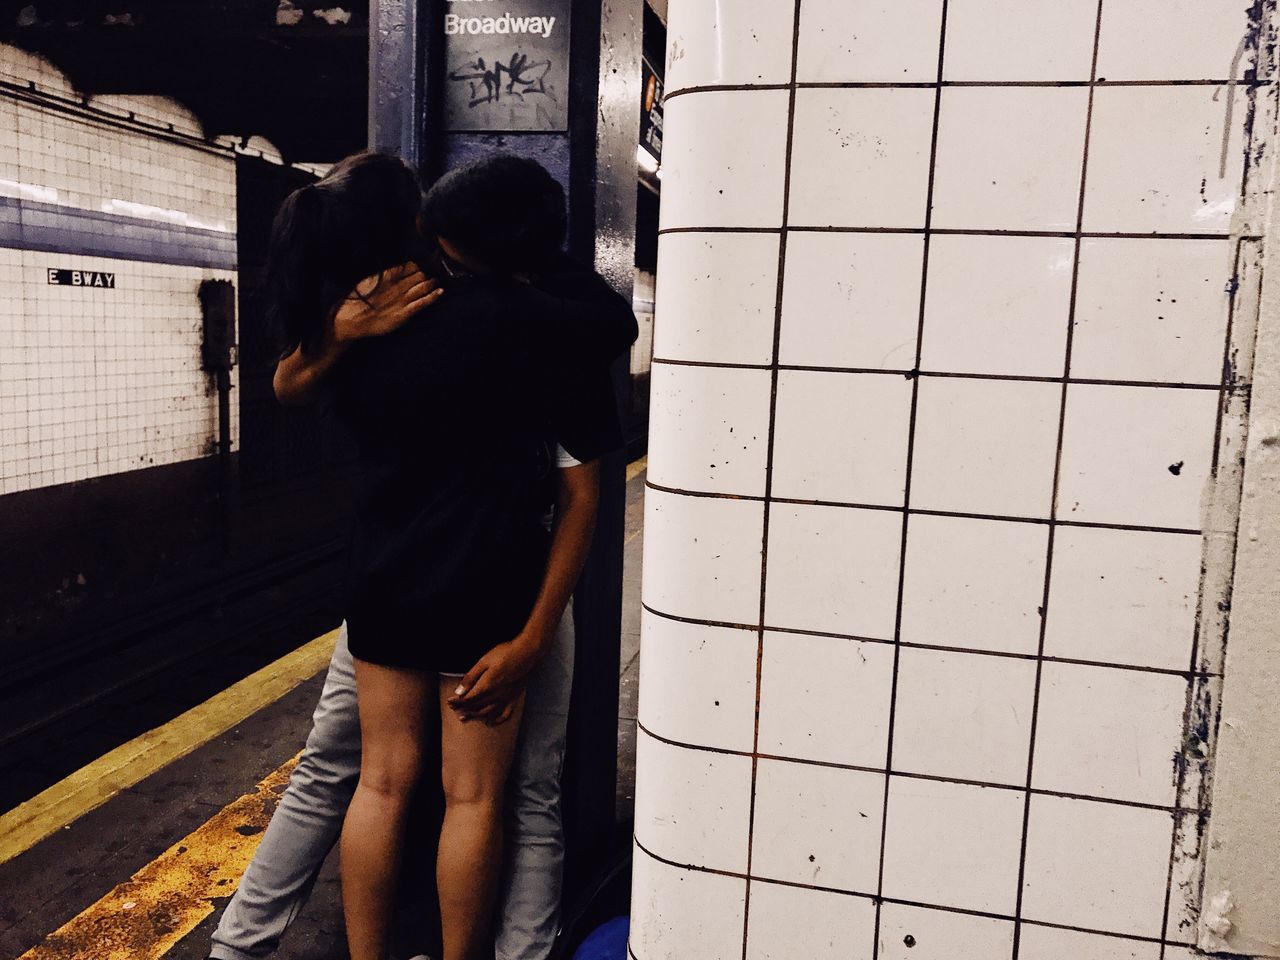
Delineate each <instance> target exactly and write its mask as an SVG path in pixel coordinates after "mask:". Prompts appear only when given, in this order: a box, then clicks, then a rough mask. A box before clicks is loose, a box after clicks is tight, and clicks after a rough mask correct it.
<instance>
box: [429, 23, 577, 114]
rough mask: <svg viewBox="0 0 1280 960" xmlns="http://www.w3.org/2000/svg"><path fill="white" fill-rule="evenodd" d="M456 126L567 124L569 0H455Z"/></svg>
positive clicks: (448, 42)
mask: <svg viewBox="0 0 1280 960" xmlns="http://www.w3.org/2000/svg"><path fill="white" fill-rule="evenodd" d="M445 7H446V11H445V16H444V34H445V71H446V75H445V82H444V88H445V93H444V98H445V101H444V122H445V127H446V129H448V130H450V131H467V130H471V131H492V132H495V133H497V132H509V131H553V132H555V131H559V132H563V131H566V130H568V129H569V9H570V0H449V2H448V3H447V4H446V5H445Z"/></svg>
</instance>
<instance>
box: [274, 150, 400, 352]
mask: <svg viewBox="0 0 1280 960" xmlns="http://www.w3.org/2000/svg"><path fill="white" fill-rule="evenodd" d="M421 204H422V192H421V188H420V187H419V185H418V179H417V177H416V176H415V175H414V173H413V171H412V170H410V169H409V168H408V167H407V166H406V165H405V164H404V162H403V161H401V160H399V159H398V158H396V157H392V156H389V155H387V154H379V153H358V154H355V155H354V156H351V157H348V158H346V159H345V160H343V161H341V162H340V163H338V164H336V165H335V166H334V167H333V169H332V170H330V171H329V173H328V174H327V175H326V176H325V177H324V178H323V179H321V180H319V181H317V182H316V183H312V184H308V185H307V186H305V187H302V188H300V189H298V190H295V191H294V192H293V193H291V194H289V196H288V197H286V198H285V201H284V203H282V204H281V205H280V209H279V211H277V213H276V217H275V222H274V224H273V225H272V228H271V244H270V247H269V249H268V252H267V271H266V284H265V297H266V310H267V319H268V322H269V323H270V325H271V329H272V331H273V333H274V335H275V337H276V338H277V343H278V346H279V348H280V354H281V356H283V355H285V354H288V353H291V352H292V351H293V350H294V349H296V348H297V347H299V346H300V347H302V348H303V350H309V349H311V348H313V347H314V346H315V345H316V344H317V343H318V342H319V340H320V336H321V334H322V332H323V330H324V324H325V321H326V319H327V317H328V314H329V313H330V312H331V311H332V310H333V309H335V308H336V307H337V306H338V304H339V303H340V302H341V300H342V298H343V297H345V296H346V295H347V294H348V293H349V292H350V291H351V290H352V288H353V287H355V285H356V284H357V283H358V282H360V281H361V280H363V279H364V278H365V277H368V276H372V275H374V274H377V273H378V272H379V271H382V270H386V269H388V268H389V267H393V266H396V265H397V264H400V263H404V262H406V261H408V260H414V259H421V257H422V254H421V251H422V249H423V244H422V239H421V237H420V236H419V233H418V226H417V218H418V212H419V210H420V208H421Z"/></svg>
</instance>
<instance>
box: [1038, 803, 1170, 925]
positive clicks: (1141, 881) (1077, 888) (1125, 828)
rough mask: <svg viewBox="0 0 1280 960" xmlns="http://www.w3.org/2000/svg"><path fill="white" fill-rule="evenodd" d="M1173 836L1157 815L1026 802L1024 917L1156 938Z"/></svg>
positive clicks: (1107, 806)
mask: <svg viewBox="0 0 1280 960" xmlns="http://www.w3.org/2000/svg"><path fill="white" fill-rule="evenodd" d="M1172 829H1173V822H1172V819H1171V815H1170V814H1168V813H1165V812H1163V811H1160V810H1148V809H1145V808H1142V807H1128V806H1123V805H1121V804H1115V803H1102V802H1099V801H1094V800H1068V799H1065V798H1062V797H1046V796H1034V797H1032V799H1031V820H1030V826H1029V830H1028V835H1027V860H1026V875H1025V880H1024V883H1023V899H1022V915H1023V916H1024V917H1026V918H1027V919H1030V920H1041V921H1044V922H1046V923H1058V924H1064V925H1067V926H1072V927H1084V928H1086V929H1092V930H1104V931H1107V932H1109V933H1119V934H1125V935H1128V936H1138V937H1159V936H1160V927H1161V923H1162V920H1163V916H1164V894H1165V880H1166V879H1167V876H1168V872H1169V841H1170V834H1171V831H1172Z"/></svg>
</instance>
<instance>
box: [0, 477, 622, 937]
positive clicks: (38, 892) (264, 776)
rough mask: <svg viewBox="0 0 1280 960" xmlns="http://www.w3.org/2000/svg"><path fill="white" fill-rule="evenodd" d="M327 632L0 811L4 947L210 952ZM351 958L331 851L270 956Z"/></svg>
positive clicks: (287, 759)
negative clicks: (304, 902) (306, 899)
mask: <svg viewBox="0 0 1280 960" xmlns="http://www.w3.org/2000/svg"><path fill="white" fill-rule="evenodd" d="M644 467H645V462H644V460H643V459H642V460H639V461H636V462H634V463H632V464H631V465H630V467H629V468H628V471H627V492H626V521H625V524H626V525H625V558H624V588H623V622H622V659H621V663H622V668H621V673H620V697H619V704H618V717H617V730H618V766H619V771H618V783H617V817H618V822H619V823H626V822H629V821H630V819H631V815H632V808H633V803H634V796H635V788H634V785H635V749H636V739H635V718H636V707H637V702H636V695H637V686H638V680H639V653H640V593H639V590H640V555H641V547H642V544H643V530H642V519H643V517H642V505H643V494H644V478H645V470H644ZM299 639H300V640H301V639H302V638H299ZM333 641H334V634H333V633H328V634H325V635H323V636H321V637H318V638H316V639H314V640H312V641H310V642H306V643H303V644H302V645H301V646H299V648H298V649H297V650H296V651H294V652H292V653H290V654H288V655H286V656H285V657H283V658H281V659H280V660H277V661H276V662H274V663H272V664H270V665H269V666H267V667H265V668H263V669H262V670H260V671H258V672H257V673H255V674H252V675H251V676H249V677H248V678H246V679H245V680H243V681H241V682H239V683H237V684H235V685H234V686H233V687H231V688H229V689H227V690H225V691H222V692H221V693H219V694H217V695H215V696H214V697H213V698H211V699H210V700H208V701H206V702H205V703H203V704H201V705H200V706H198V707H196V708H194V709H192V710H190V711H188V712H187V713H185V714H182V715H181V716H179V717H177V718H175V719H174V720H172V721H171V722H169V723H167V724H165V725H163V726H162V727H159V728H157V729H155V730H153V731H150V732H148V733H146V734H144V735H143V736H141V737H138V738H136V739H134V740H132V741H130V742H129V743H126V744H124V745H123V746H121V747H119V748H117V749H115V750H113V751H111V752H110V753H108V754H107V755H105V756H103V757H101V758H99V759H97V760H95V761H93V762H91V763H89V764H88V765H86V766H85V767H83V768H81V769H80V770H78V771H76V772H75V773H74V774H72V775H71V776H69V777H67V778H65V779H64V780H62V781H61V782H59V783H57V784H55V785H54V786H52V787H50V788H49V789H48V790H46V791H44V792H42V793H41V794H39V795H38V796H36V797H34V798H32V800H30V801H29V802H28V803H26V804H23V805H20V806H18V807H16V808H15V809H12V810H9V811H8V812H5V813H3V814H0V858H3V862H0V956H3V957H17V958H21V960H63V958H88V957H92V958H93V960H158V958H160V957H165V958H167V960H200V958H203V957H204V956H205V955H206V952H207V950H208V947H209V937H210V934H211V933H212V931H213V929H214V927H215V926H216V925H217V922H218V918H219V916H220V915H221V912H222V908H223V906H224V905H225V904H226V902H227V900H228V898H229V897H230V896H231V894H232V892H233V891H234V890H235V887H236V884H237V882H238V880H239V877H240V875H241V874H242V873H243V871H244V869H245V867H246V866H247V865H248V862H249V860H250V858H251V857H252V855H253V852H254V850H255V849H256V847H257V842H258V839H259V837H260V835H261V833H262V831H263V830H264V829H265V827H266V824H267V822H268V821H269V819H270V817H271V813H272V811H273V810H274V809H275V806H276V804H277V802H278V800H279V795H280V793H281V792H282V791H283V789H284V787H285V785H286V783H287V781H288V775H289V772H290V770H291V769H292V767H293V764H294V762H295V760H296V757H297V754H298V752H299V750H300V749H301V746H302V743H303V741H304V740H305V738H306V735H307V731H308V730H309V729H310V724H311V712H312V710H313V709H314V707H315V704H316V700H317V699H318V697H319V695H320V689H321V686H322V685H323V681H324V671H325V668H326V667H327V665H328V656H329V653H330V652H331V651H332V649H333ZM346 955H347V952H346V941H345V935H344V932H343V926H342V906H341V899H340V892H339V881H338V871H337V856H336V854H335V855H331V856H330V858H329V861H328V863H327V864H326V866H325V869H324V871H323V873H322V874H321V875H320V877H319V879H318V881H317V883H316V886H315V890H314V892H313V893H312V896H311V899H310V902H309V903H308V905H307V907H306V909H305V910H304V911H303V912H302V914H301V915H300V916H299V917H298V919H297V920H296V921H295V923H294V925H293V927H292V928H291V929H290V931H289V934H288V936H287V937H286V939H285V941H284V943H283V944H282V945H281V949H280V951H279V952H278V953H277V954H276V956H278V957H280V958H283V960H340V958H343V957H346Z"/></svg>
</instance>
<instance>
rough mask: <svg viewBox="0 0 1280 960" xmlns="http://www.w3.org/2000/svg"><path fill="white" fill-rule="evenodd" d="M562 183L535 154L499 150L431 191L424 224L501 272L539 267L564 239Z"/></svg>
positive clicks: (444, 179) (448, 175) (457, 171)
mask: <svg viewBox="0 0 1280 960" xmlns="http://www.w3.org/2000/svg"><path fill="white" fill-rule="evenodd" d="M567 219H568V218H567V216H566V212H565V198H564V188H563V187H561V186H560V184H559V182H558V181H557V180H556V179H555V177H553V176H551V174H550V173H548V172H547V169H546V168H545V167H543V166H542V164H540V163H538V162H537V161H536V160H531V159H529V158H528V157H518V156H516V155H514V154H510V153H495V154H492V155H490V156H487V157H483V158H481V159H479V160H474V161H472V162H471V163H468V164H466V165H464V166H461V167H458V168H456V169H454V170H451V171H449V172H448V173H446V174H445V175H444V176H443V177H441V178H440V179H439V180H437V181H436V183H435V185H434V186H433V187H432V188H431V189H430V190H428V191H427V196H426V199H425V201H424V202H423V207H422V221H423V229H424V231H425V232H426V233H427V234H428V235H429V236H436V237H444V238H445V239H446V240H448V241H449V242H450V243H452V244H454V245H455V246H457V247H458V249H459V250H461V251H462V252H463V253H465V254H467V255H468V256H471V257H474V258H475V259H477V260H479V261H480V262H481V263H483V264H485V265H486V266H488V267H490V268H491V269H494V270H497V271H500V272H503V273H520V272H523V271H537V270H540V269H541V268H542V267H543V266H544V265H545V264H546V262H547V261H548V259H549V258H550V257H551V256H552V255H553V254H554V253H555V252H556V251H558V250H559V249H560V245H561V244H562V243H563V242H564V234H565V226H566V223H567Z"/></svg>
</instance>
